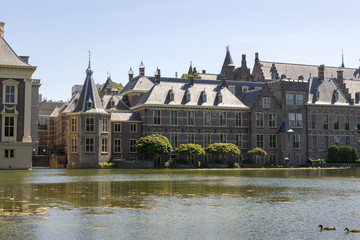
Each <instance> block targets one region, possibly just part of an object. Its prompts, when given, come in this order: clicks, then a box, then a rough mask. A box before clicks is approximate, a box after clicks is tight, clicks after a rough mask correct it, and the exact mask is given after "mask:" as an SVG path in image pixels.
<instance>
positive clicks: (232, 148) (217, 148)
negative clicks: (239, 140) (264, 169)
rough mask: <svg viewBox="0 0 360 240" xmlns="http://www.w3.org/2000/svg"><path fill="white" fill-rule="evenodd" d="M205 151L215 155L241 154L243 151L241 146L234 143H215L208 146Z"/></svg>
mask: <svg viewBox="0 0 360 240" xmlns="http://www.w3.org/2000/svg"><path fill="white" fill-rule="evenodd" d="M205 151H206V152H207V153H209V154H214V155H240V153H241V151H240V150H239V148H238V147H237V146H236V145H235V144H232V143H213V144H210V145H209V146H207V148H206V150H205Z"/></svg>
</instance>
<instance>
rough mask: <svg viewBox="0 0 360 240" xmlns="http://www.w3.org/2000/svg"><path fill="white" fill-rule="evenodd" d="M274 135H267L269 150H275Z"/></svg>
mask: <svg viewBox="0 0 360 240" xmlns="http://www.w3.org/2000/svg"><path fill="white" fill-rule="evenodd" d="M276 143H277V141H276V134H270V135H269V148H270V149H276V148H277V144H276Z"/></svg>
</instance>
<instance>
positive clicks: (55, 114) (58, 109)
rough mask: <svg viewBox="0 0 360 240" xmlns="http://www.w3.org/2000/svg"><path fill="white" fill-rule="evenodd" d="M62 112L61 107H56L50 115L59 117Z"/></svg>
mask: <svg viewBox="0 0 360 240" xmlns="http://www.w3.org/2000/svg"><path fill="white" fill-rule="evenodd" d="M59 113H60V108H59V107H56V108H55V109H54V111H53V112H52V113H51V114H50V117H57V116H58V115H59Z"/></svg>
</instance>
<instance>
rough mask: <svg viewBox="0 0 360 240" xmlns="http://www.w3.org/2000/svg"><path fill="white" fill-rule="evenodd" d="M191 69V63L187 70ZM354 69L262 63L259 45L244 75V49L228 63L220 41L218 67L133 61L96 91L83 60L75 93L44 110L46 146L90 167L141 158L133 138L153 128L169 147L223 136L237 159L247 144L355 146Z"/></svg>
mask: <svg viewBox="0 0 360 240" xmlns="http://www.w3.org/2000/svg"><path fill="white" fill-rule="evenodd" d="M195 72H196V69H195V68H193V67H192V66H190V68H189V72H188V74H190V75H193V74H194V73H195ZM359 73H360V70H359V69H351V68H345V67H344V66H342V67H339V68H334V67H325V66H323V65H321V66H312V65H301V64H287V63H275V62H264V61H260V60H259V55H258V54H257V53H256V54H255V64H254V67H253V70H252V73H250V69H249V68H248V67H247V63H246V56H245V55H243V56H242V62H241V66H240V67H238V68H235V64H234V62H233V60H232V57H231V54H230V51H229V49H227V51H226V56H225V60H224V63H223V66H222V69H221V72H220V74H207V73H206V72H205V71H203V72H202V73H201V74H199V75H200V76H201V79H182V78H167V77H162V76H161V74H160V70H159V69H157V70H156V71H155V74H154V76H145V66H144V65H143V64H142V63H141V65H140V67H139V75H138V76H136V77H134V73H133V71H132V70H131V69H130V71H129V81H128V83H127V84H126V85H125V87H124V88H123V90H122V91H121V92H120V93H117V91H116V88H115V86H114V84H113V83H112V81H111V79H110V78H108V80H107V81H106V83H105V84H104V86H103V88H102V90H101V91H100V94H99V93H98V88H97V87H96V86H95V84H94V82H93V79H92V70H91V68H90V66H89V68H88V69H87V71H86V74H87V77H86V80H85V83H84V85H83V86H82V91H81V94H80V93H78V94H76V95H74V96H73V98H72V100H71V101H70V103H67V104H64V105H63V106H62V107H60V108H59V109H56V110H55V111H54V112H53V113H52V115H51V117H49V121H48V126H50V127H48V130H49V133H48V134H49V136H51V139H49V141H48V142H49V144H50V145H51V144H52V145H51V147H49V150H55V151H56V152H57V153H59V154H63V155H66V156H67V158H68V159H67V160H68V163H69V165H68V166H69V167H96V166H97V163H99V162H105V161H107V160H109V159H118V158H129V159H141V158H143V157H144V156H141V155H140V154H137V153H136V149H135V143H136V140H137V139H138V138H140V137H141V136H146V135H150V134H153V133H159V134H162V135H164V136H166V137H167V138H168V139H169V141H170V143H171V144H172V146H173V147H174V148H176V147H178V146H179V144H185V143H195V144H200V145H202V146H203V147H206V146H207V145H208V144H210V143H215V142H228V143H234V144H236V145H237V146H238V147H239V149H241V151H242V157H243V158H247V157H248V156H247V154H246V152H247V151H248V150H250V149H252V148H255V147H260V148H262V149H264V150H265V151H266V152H267V153H268V155H267V156H266V157H264V158H258V159H256V161H257V162H256V163H257V164H265V163H275V164H282V165H285V166H302V165H306V164H307V162H308V159H309V158H310V159H312V158H325V157H326V155H327V149H328V147H329V146H330V145H333V144H337V145H345V144H346V145H350V146H352V147H355V148H357V149H358V150H360V135H359V134H358V131H357V129H360V111H359V110H360V108H359V106H360V105H359V104H360V103H359V101H360V100H359V99H360V77H359V75H360V74H359ZM167 157H169V156H167ZM175 157H178V158H185V159H186V156H175ZM225 159H227V160H230V161H233V160H235V161H237V160H238V157H236V158H234V157H227V158H224V159H222V160H225ZM187 160H188V161H189V162H193V163H194V162H195V160H200V161H208V160H211V157H209V156H205V157H201V158H198V159H194V158H192V157H190V159H187Z"/></svg>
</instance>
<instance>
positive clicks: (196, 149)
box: [176, 143, 205, 156]
mask: <svg viewBox="0 0 360 240" xmlns="http://www.w3.org/2000/svg"><path fill="white" fill-rule="evenodd" d="M176 152H177V153H179V154H182V155H187V156H203V155H205V150H204V149H203V148H202V147H201V145H199V144H192V143H188V144H180V146H179V148H177V149H176Z"/></svg>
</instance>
